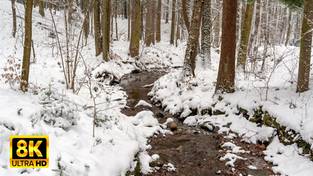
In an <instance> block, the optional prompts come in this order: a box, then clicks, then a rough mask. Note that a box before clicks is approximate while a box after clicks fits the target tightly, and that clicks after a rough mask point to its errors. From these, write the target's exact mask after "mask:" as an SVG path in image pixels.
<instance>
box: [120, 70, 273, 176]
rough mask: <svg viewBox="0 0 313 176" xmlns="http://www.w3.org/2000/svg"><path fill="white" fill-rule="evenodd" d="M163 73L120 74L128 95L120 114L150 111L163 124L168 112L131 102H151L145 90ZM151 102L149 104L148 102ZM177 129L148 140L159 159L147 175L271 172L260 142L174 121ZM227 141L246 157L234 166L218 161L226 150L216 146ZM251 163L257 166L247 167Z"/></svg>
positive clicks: (257, 175)
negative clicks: (151, 171) (241, 149)
mask: <svg viewBox="0 0 313 176" xmlns="http://www.w3.org/2000/svg"><path fill="white" fill-rule="evenodd" d="M164 74H165V73H164V72H162V71H156V70H155V71H151V72H146V71H145V72H140V73H136V74H129V75H126V76H124V77H123V79H122V81H121V86H122V87H123V88H124V89H125V91H126V92H127V94H128V101H127V106H128V108H125V109H124V110H123V113H125V114H126V115H129V116H133V115H136V114H137V113H138V112H140V111H142V110H147V109H149V110H151V111H153V112H154V114H155V116H156V117H157V118H158V120H159V121H160V123H163V122H164V121H165V120H166V119H167V118H169V117H172V116H171V115H170V114H168V113H166V112H163V110H162V109H160V108H159V107H158V106H156V105H153V106H152V108H147V107H137V108H135V105H136V104H137V103H138V101H139V100H144V101H146V102H149V103H151V101H150V98H149V97H148V95H147V94H148V93H149V91H150V90H151V87H152V84H153V83H154V82H155V81H156V80H157V79H158V78H159V77H161V76H162V75H164ZM151 104H152V103H151ZM176 123H177V125H178V129H177V130H176V131H174V132H173V135H166V136H161V135H160V136H158V137H154V138H152V139H151V141H150V144H151V146H152V149H151V150H150V151H149V153H150V154H158V155H159V156H160V159H159V160H157V161H155V162H153V163H151V165H152V166H153V167H154V168H155V172H153V173H151V174H149V175H151V176H169V175H173V176H211V175H223V176H224V175H225V176H227V175H240V174H242V175H255V176H267V175H274V174H273V172H272V171H271V169H270V168H271V165H270V164H269V163H267V162H265V161H264V159H263V158H264V156H263V150H264V149H265V146H264V145H263V144H258V145H252V144H247V143H244V142H241V140H240V138H236V139H232V140H231V139H226V138H225V137H224V136H223V135H221V134H217V133H216V132H207V131H205V130H203V129H199V128H191V127H187V126H185V125H183V124H182V123H181V122H176ZM226 141H231V142H232V143H235V144H236V145H238V146H240V147H242V148H243V149H244V150H246V151H250V152H249V153H245V154H238V155H239V156H241V157H244V158H246V160H237V161H236V162H235V169H234V168H231V167H228V166H225V161H220V157H221V156H223V155H224V154H225V153H226V149H223V148H221V147H220V146H221V145H222V144H223V143H224V142H226ZM168 163H171V164H173V165H174V166H175V168H176V171H168V169H167V167H166V164H168ZM249 165H253V166H255V167H256V168H257V169H254V170H252V169H249V168H248V166H249Z"/></svg>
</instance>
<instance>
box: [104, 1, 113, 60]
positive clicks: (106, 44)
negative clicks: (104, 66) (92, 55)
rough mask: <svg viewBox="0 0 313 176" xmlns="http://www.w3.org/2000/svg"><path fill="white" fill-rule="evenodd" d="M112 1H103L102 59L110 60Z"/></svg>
mask: <svg viewBox="0 0 313 176" xmlns="http://www.w3.org/2000/svg"><path fill="white" fill-rule="evenodd" d="M110 17H111V0H106V1H102V27H103V28H102V57H103V60H105V61H109V59H110V29H111V28H110V26H111V23H110V22H111V21H110V19H111V18H110Z"/></svg>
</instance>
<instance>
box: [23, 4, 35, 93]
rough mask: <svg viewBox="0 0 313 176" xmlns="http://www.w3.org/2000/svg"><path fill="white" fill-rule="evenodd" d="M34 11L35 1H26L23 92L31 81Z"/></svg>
mask: <svg viewBox="0 0 313 176" xmlns="http://www.w3.org/2000/svg"><path fill="white" fill-rule="evenodd" d="M32 11H33V0H26V4H25V22H24V25H25V34H24V38H25V40H24V52H23V64H22V75H21V85H20V88H21V90H22V91H23V92H26V91H27V90H28V79H29V65H30V54H31V43H32Z"/></svg>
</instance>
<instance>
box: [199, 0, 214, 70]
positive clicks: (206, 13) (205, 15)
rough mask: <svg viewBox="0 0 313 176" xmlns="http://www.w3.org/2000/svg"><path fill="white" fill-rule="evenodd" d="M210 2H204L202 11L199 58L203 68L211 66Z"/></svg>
mask: <svg viewBox="0 0 313 176" xmlns="http://www.w3.org/2000/svg"><path fill="white" fill-rule="evenodd" d="M211 26H212V25H211V0H205V1H204V3H203V11H202V27H201V31H202V35H201V57H202V60H203V61H204V62H203V64H204V68H206V67H207V66H208V67H210V66H211Z"/></svg>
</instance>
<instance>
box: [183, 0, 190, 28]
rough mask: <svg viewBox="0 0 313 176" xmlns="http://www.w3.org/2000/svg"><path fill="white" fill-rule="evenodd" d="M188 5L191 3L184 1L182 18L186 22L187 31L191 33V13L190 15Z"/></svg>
mask: <svg viewBox="0 0 313 176" xmlns="http://www.w3.org/2000/svg"><path fill="white" fill-rule="evenodd" d="M187 3H190V2H189V1H188V0H182V16H183V19H184V22H185V26H186V29H187V31H189V28H190V22H189V13H188V11H189V9H188V4H187Z"/></svg>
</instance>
